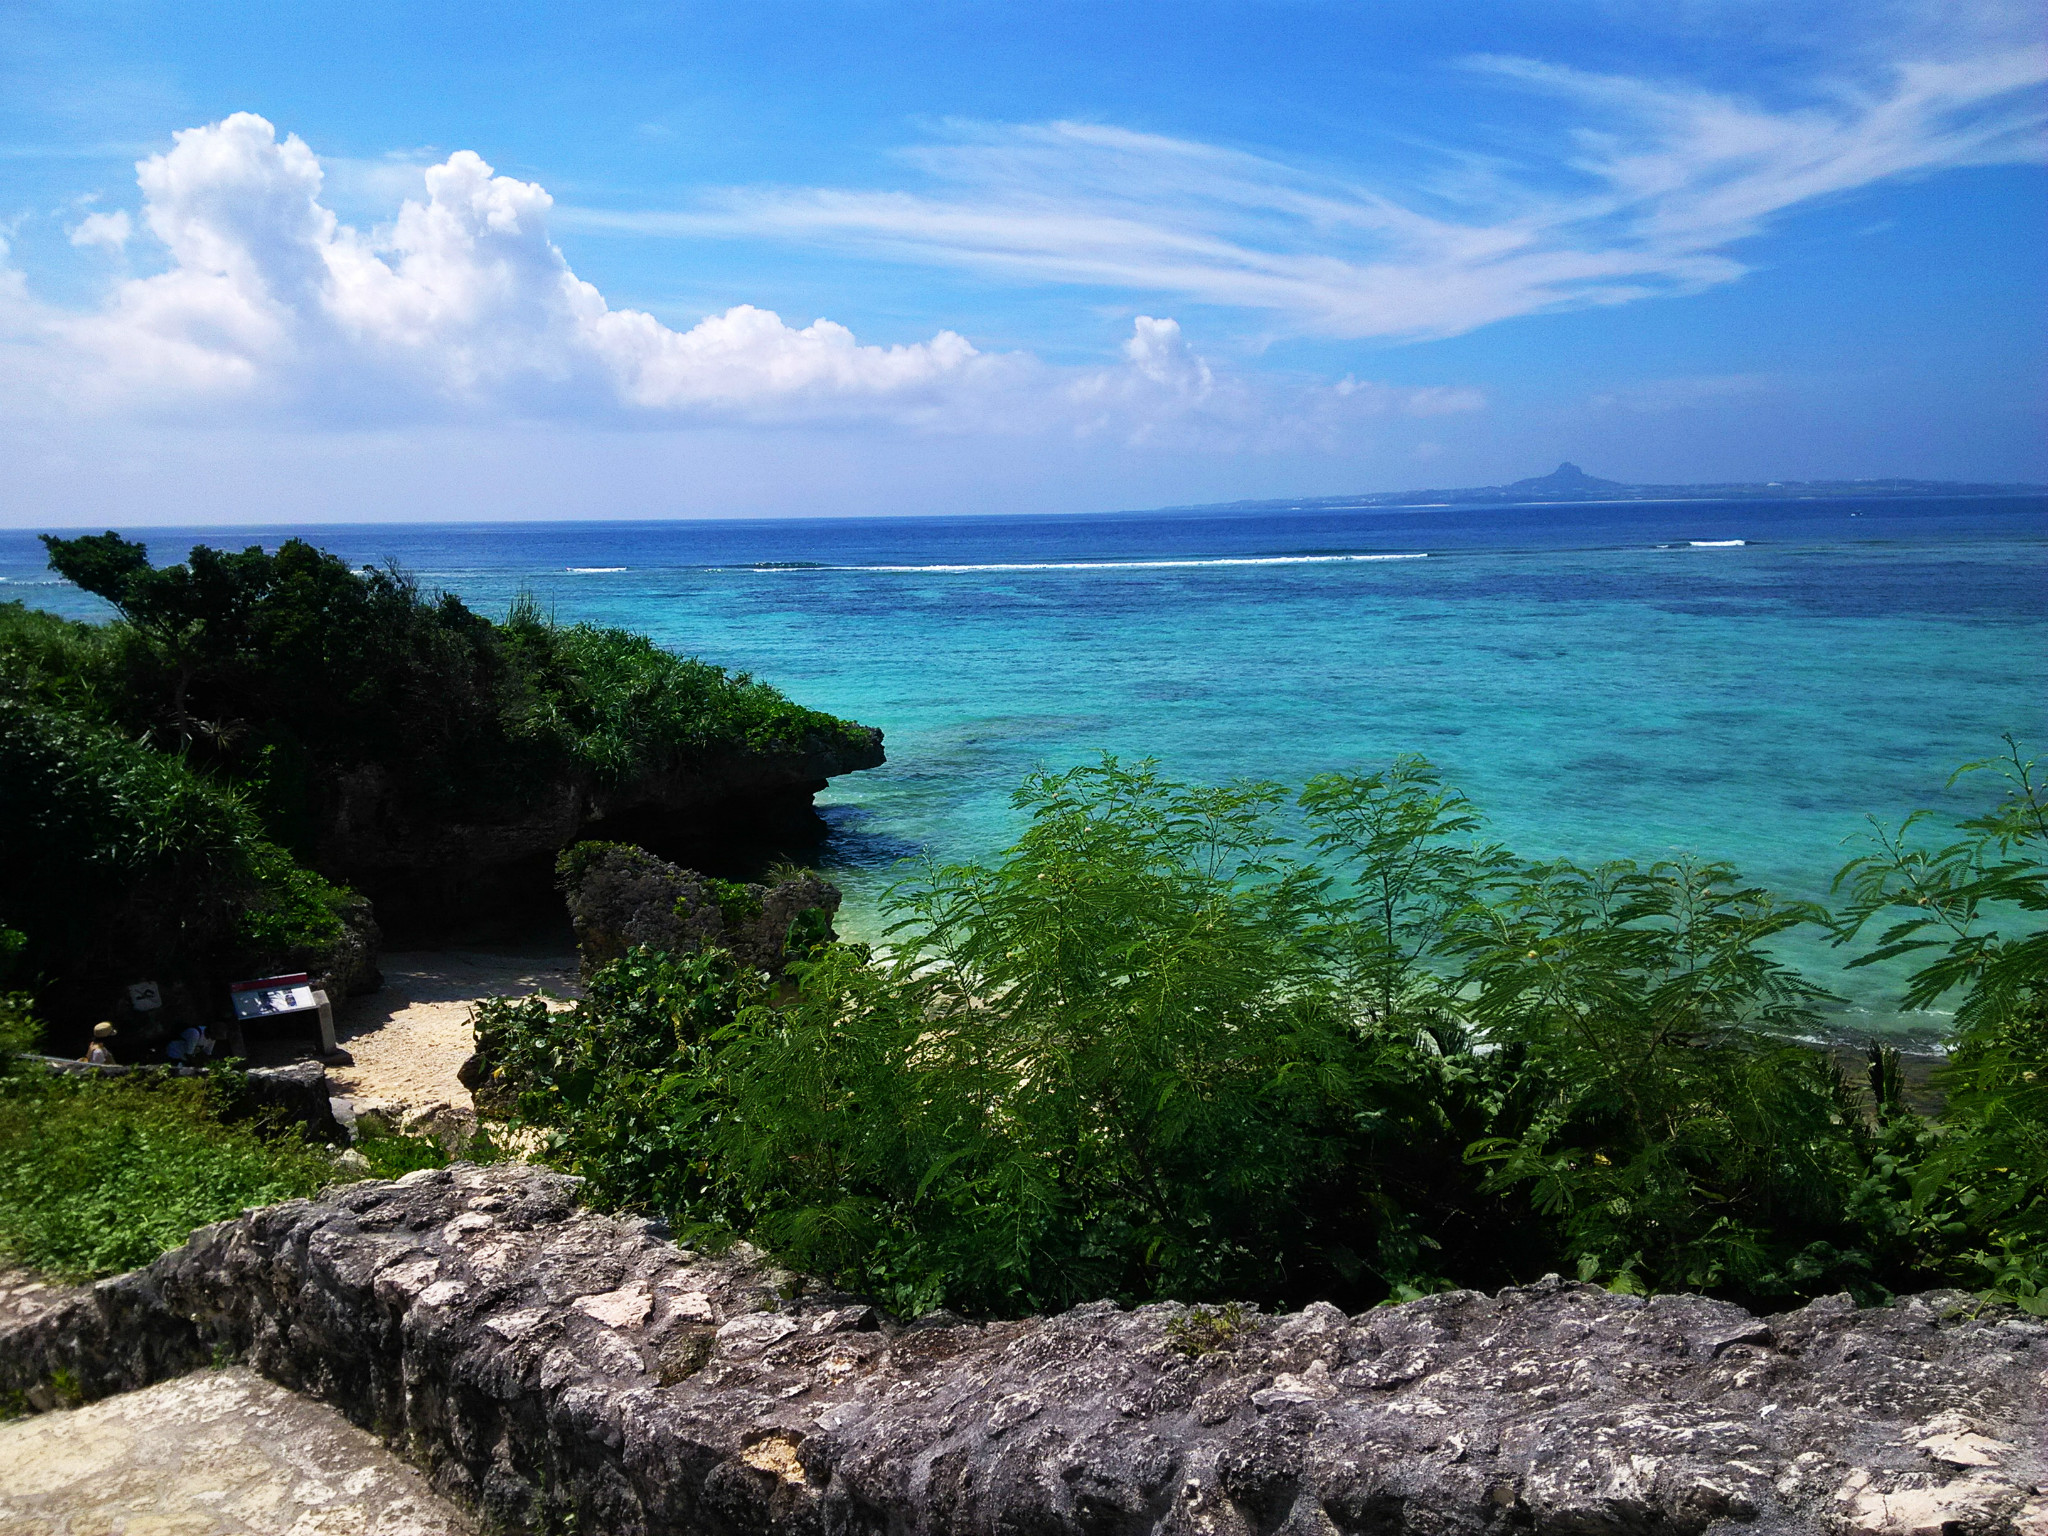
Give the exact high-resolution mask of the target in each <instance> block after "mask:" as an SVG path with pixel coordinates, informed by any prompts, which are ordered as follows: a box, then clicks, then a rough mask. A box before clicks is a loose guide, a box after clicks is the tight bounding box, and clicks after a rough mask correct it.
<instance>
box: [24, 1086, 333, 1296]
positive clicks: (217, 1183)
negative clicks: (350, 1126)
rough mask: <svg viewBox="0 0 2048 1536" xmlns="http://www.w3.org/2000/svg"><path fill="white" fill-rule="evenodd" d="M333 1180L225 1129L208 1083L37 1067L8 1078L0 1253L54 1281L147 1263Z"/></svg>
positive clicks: (324, 1166)
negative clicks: (196, 1234) (205, 1232)
mask: <svg viewBox="0 0 2048 1536" xmlns="http://www.w3.org/2000/svg"><path fill="white" fill-rule="evenodd" d="M332 1177H333V1164H332V1163H331V1162H330V1160H329V1159H328V1157H327V1155H326V1154H325V1153H324V1152H323V1151H321V1150H319V1149H316V1148H313V1147H309V1146H306V1145H305V1144H304V1143H303V1142H300V1141H298V1140H296V1139H271V1140H265V1139H264V1138H263V1137H261V1136H259V1135H258V1134H257V1133H256V1131H254V1130H253V1129H251V1128H249V1127H247V1126H237V1125H226V1124H223V1123H222V1122H221V1121H220V1120H219V1119H218V1117H217V1116H216V1115H215V1114H214V1113H213V1108H212V1098H211V1095H210V1085H209V1084H208V1083H207V1082H206V1081H204V1080H202V1079H196V1078H175V1077H170V1076H168V1075H163V1076H159V1075H156V1074H138V1075H135V1076H130V1077H124V1078H116V1079H106V1078H99V1077H69V1076H54V1075H52V1074H50V1073H48V1072H46V1071H44V1070H43V1069H41V1068H40V1067H37V1068H35V1069H34V1070H32V1071H24V1072H18V1073H15V1074H13V1075H11V1076H10V1077H9V1078H8V1079H7V1080H6V1081H5V1082H4V1083H0V1250H4V1251H5V1253H6V1254H7V1256H8V1257H9V1258H10V1259H13V1260H14V1261H16V1262H18V1263H22V1264H26V1265H28V1266H30V1267H31V1268H34V1269H37V1270H40V1271H42V1272H43V1273H45V1274H48V1275H51V1276H53V1277H55V1278H58V1279H65V1280H82V1279H90V1278H92V1277H94V1276H98V1275H108V1274H115V1273H118V1272H120V1271H122V1270H126V1269H133V1268H135V1267H136V1266H138V1265H142V1264H147V1263H149V1262H150V1261H151V1260H152V1259H154V1258H155V1257H156V1256H157V1255H158V1254H159V1253H162V1252H163V1251H164V1250H165V1249H167V1248H173V1247H176V1246H177V1245H178V1244H180V1243H182V1242H183V1241H184V1240H185V1238H186V1237H187V1236H188V1235H189V1234H190V1233H191V1231H192V1230H193V1228H195V1227H200V1226H204V1225H206V1224H207V1223H208V1222H213V1221H221V1220H224V1219H225V1218H227V1217H230V1216H234V1215H237V1214H239V1213H240V1212H241V1211H242V1210H243V1208H244V1207H247V1206H251V1205H267V1204H270V1203H272V1202H274V1201H278V1200H285V1199H290V1198H292V1197H294V1196H299V1195H308V1194H311V1193H313V1192H314V1191H315V1190H317V1189H318V1188H319V1187H320V1186H321V1185H322V1184H323V1183H326V1182H328V1181H329V1180H330V1179H331V1178H332Z"/></svg>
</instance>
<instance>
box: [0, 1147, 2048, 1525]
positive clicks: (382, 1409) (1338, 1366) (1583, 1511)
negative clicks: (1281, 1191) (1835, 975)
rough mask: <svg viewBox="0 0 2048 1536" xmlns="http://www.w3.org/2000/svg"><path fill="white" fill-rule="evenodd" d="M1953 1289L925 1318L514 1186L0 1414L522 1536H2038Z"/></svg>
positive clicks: (56, 1358)
mask: <svg viewBox="0 0 2048 1536" xmlns="http://www.w3.org/2000/svg"><path fill="white" fill-rule="evenodd" d="M1965 1300H1966V1298H1964V1297H1962V1296H1960V1295H1958V1294H1954V1293H1933V1294H1929V1295H1926V1296H1917V1297H1909V1298H1905V1299H1902V1300H1900V1301H1898V1302H1896V1303H1894V1304H1893V1305H1890V1306H1887V1307H1882V1308H1875V1309H1870V1310H1864V1311H1859V1310H1857V1309H1856V1308H1855V1307H1854V1306H1853V1305H1851V1304H1850V1302H1849V1301H1848V1299H1847V1298H1837V1299H1834V1300H1831V1301H1823V1302H1817V1303H1815V1304H1813V1305H1811V1306H1808V1307H1805V1308H1803V1309H1801V1310H1799V1311H1796V1312H1790V1313H1786V1314H1783V1315H1780V1316H1776V1317H1771V1318H1768V1319H1759V1318H1756V1317H1753V1316H1751V1315H1750V1314H1749V1313H1747V1312H1744V1311H1743V1310H1742V1309H1740V1308H1738V1307H1734V1306H1731V1305H1729V1304H1727V1303H1724V1302H1718V1301H1711V1300H1706V1299H1703V1298H1700V1297H1696V1296H1657V1297H1650V1298H1643V1297H1636V1296H1617V1295H1611V1294H1609V1293H1607V1292H1605V1291H1602V1290H1600V1289H1598V1288H1596V1287H1592V1286H1584V1285H1574V1284H1568V1283H1565V1282H1562V1281H1559V1280H1556V1279H1554V1278H1553V1279H1550V1280H1546V1281H1544V1282H1542V1283H1540V1284H1537V1285H1532V1286H1525V1287H1521V1288H1519V1289H1512V1290H1507V1291H1503V1292H1501V1293H1500V1294H1499V1295H1497V1296H1484V1295H1479V1294H1477V1293H1474V1292H1470V1291H1460V1292H1453V1293H1450V1294H1447V1295H1442V1296H1432V1297H1429V1298H1427V1299H1425V1300H1422V1301H1417V1302H1411V1303H1408V1304H1405V1305H1402V1306H1393V1307H1385V1308H1381V1309H1379V1310H1377V1311H1374V1312H1369V1313H1366V1314H1363V1315H1361V1316H1359V1317H1347V1316H1345V1315H1344V1314H1343V1313H1342V1312H1340V1311H1339V1310H1338V1309H1336V1308H1335V1307H1331V1306H1327V1305H1318V1306H1311V1307H1309V1308H1308V1309H1306V1310H1305V1311H1303V1312H1301V1313H1298V1314H1292V1315H1287V1316H1279V1317H1271V1316H1265V1315H1262V1314H1260V1313H1258V1312H1256V1311H1252V1310H1247V1311H1246V1312H1244V1314H1243V1315H1242V1320H1241V1324H1240V1325H1238V1326H1235V1327H1233V1328H1232V1329H1230V1330H1224V1331H1222V1333H1221V1336H1218V1334H1217V1333H1215V1332H1211V1333H1209V1334H1203V1335H1201V1338H1202V1339H1203V1341H1204V1342H1215V1343H1219V1344H1220V1345H1221V1346H1222V1347H1220V1348H1214V1349H1211V1350H1209V1351H1208V1352H1206V1353H1200V1354H1191V1353H1189V1352H1188V1350H1189V1348H1190V1347H1192V1346H1190V1345H1189V1344H1187V1343H1184V1342H1181V1341H1183V1340H1187V1339H1192V1338H1195V1337H1196V1336H1197V1335H1196V1334H1195V1333H1194V1332H1193V1331H1192V1330H1190V1329H1188V1328H1186V1327H1185V1326H1181V1327H1176V1326H1175V1324H1176V1323H1177V1322H1178V1320H1180V1319H1182V1318H1184V1317H1185V1316H1186V1315H1187V1309H1186V1308H1183V1307H1179V1306H1175V1305H1170V1304H1161V1305H1154V1306H1146V1307H1140V1308H1137V1309H1136V1310H1132V1311H1126V1310H1123V1309H1120V1308H1118V1307H1116V1306H1114V1305H1112V1304H1110V1303H1107V1302H1101V1303H1095V1304H1092V1305H1089V1306H1083V1307H1077V1308H1075V1309H1074V1310H1072V1311H1070V1312H1067V1313H1065V1314H1063V1315H1061V1316H1058V1317H1052V1318H1039V1319H1030V1320H1026V1321H1019V1322H999V1323H987V1324H977V1323H970V1322H963V1321H961V1320H959V1319H957V1318H951V1317H948V1316H945V1315H943V1314H941V1315H935V1316H933V1317H931V1318H927V1319H923V1320H920V1321H918V1322H915V1323H911V1324H908V1325H902V1324H897V1323H894V1322H891V1321H889V1320H887V1319H884V1318H881V1317H878V1316H877V1314H876V1313H875V1312H874V1310H873V1309H872V1308H870V1307H868V1306H866V1305H865V1304H864V1303H862V1302H861V1301H860V1300H859V1299H858V1298H855V1297H848V1296H839V1295H832V1294H829V1293H824V1292H822V1291H820V1290H818V1289H817V1288H816V1287H815V1286H806V1285H805V1284H804V1283H803V1282H801V1281H797V1280H795V1279H793V1278H792V1277H789V1276H787V1275H782V1274H779V1273H778V1272H776V1271H774V1270H772V1269H771V1268H769V1267H768V1265H767V1263H766V1262H765V1261H764V1260H763V1258H762V1257H761V1256H760V1255H759V1254H757V1253H755V1252H753V1251H752V1250H750V1249H748V1248H746V1247H745V1245H740V1246H739V1247H737V1248H735V1249H733V1250H732V1251H730V1252H728V1253H726V1254H724V1255H722V1256H716V1257H712V1256H706V1255H702V1254H693V1253H691V1252H689V1251H687V1250H684V1249H680V1248H678V1247H677V1246H676V1245H675V1244H674V1243H672V1242H671V1241H669V1240H668V1239H667V1237H666V1236H665V1234H664V1232H663V1230H662V1229H661V1228H660V1227H659V1226H658V1225H657V1224H652V1223H648V1222H644V1221H637V1220H628V1219H624V1218H620V1217H610V1216H601V1215H595V1214H592V1213H590V1212H587V1211H583V1210H580V1209H579V1208H578V1207H577V1204H576V1183H575V1181H574V1180H572V1179H568V1178H565V1177H563V1176H561V1175H557V1174H553V1173H548V1172H545V1171H541V1170H538V1169H534V1168H530V1167H525V1166H521V1165H496V1166H491V1167H481V1168H480V1167H472V1166H468V1165H460V1164H458V1165H456V1166H455V1167H453V1168H448V1169H435V1170H428V1171H423V1172H421V1173H416V1174H412V1175H409V1176H407V1177H406V1178H404V1179H401V1180H399V1181H397V1182H396V1183H390V1184H377V1183H370V1184H357V1185H353V1186H350V1187H348V1188H345V1189H341V1190H336V1191H332V1192H330V1193H329V1194H327V1195H326V1196H324V1197H322V1198H320V1199H318V1200H313V1201H297V1202H293V1203H290V1204H286V1205H281V1206H277V1207H273V1208H271V1209H269V1210H265V1211H258V1212H252V1213H250V1214H248V1215H246V1216H244V1217H242V1218H240V1219H239V1220H236V1221H232V1222H227V1223H223V1224H221V1225H219V1226H216V1227H212V1228H208V1229H205V1230H203V1231H201V1232H199V1233H197V1234H195V1235H194V1237H193V1239H192V1241H191V1242H189V1243H188V1244H187V1245H186V1246H185V1247H184V1248H183V1249H180V1250H178V1251H176V1252H174V1253H170V1254H167V1255H165V1256H164V1257H163V1258H162V1259H161V1260H159V1261H158V1262H157V1263H156V1264H155V1265H153V1266H151V1268H150V1269H148V1270H147V1271H142V1272H139V1273H137V1274H135V1275H129V1276H123V1277H121V1278H120V1279H118V1280H114V1281H107V1282H103V1283H102V1284H101V1285H100V1286H98V1287H95V1288H93V1289H92V1290H90V1291H88V1292H84V1293H80V1294H76V1295H73V1296H72V1297H70V1298H69V1299H68V1300H66V1301H65V1302H63V1303H61V1304H60V1305H57V1306H55V1307H53V1308H48V1309H45V1310H43V1311H41V1312H39V1313H38V1314H36V1315H35V1316H34V1317H33V1318H30V1319H28V1320H26V1321H23V1322H21V1323H19V1324H17V1325H15V1326H14V1327H12V1328H11V1329H8V1330H6V1331H0V1392H4V1391H6V1390H8V1389H10V1388H12V1389H16V1390H27V1391H28V1392H29V1394H30V1396H31V1398H32V1399H33V1398H34V1395H35V1392H36V1391H37V1390H39V1389H40V1388H41V1387H42V1386H43V1385H44V1384H45V1383H47V1381H48V1380H49V1378H50V1375H51V1372H52V1370H53V1369H54V1368H56V1367H60V1366H61V1367H62V1368H64V1369H66V1370H68V1371H70V1372H71V1375H72V1378H73V1379H75V1380H76V1381H78V1382H79V1383H80V1384H81V1385H82V1386H83V1387H84V1388H85V1390H86V1391H87V1392H88V1393H89V1394H91V1393H100V1392H105V1391H110V1390H114V1389H115V1388H117V1387H120V1386H124V1385H135V1384H138V1383H139V1382H140V1381H142V1380H147V1379H151V1377H152V1375H153V1374H163V1373H166V1372H168V1371H171V1370H175V1369H179V1368H181V1366H180V1362H181V1361H182V1362H186V1363H190V1362H192V1361H194V1360H197V1359H200V1358H203V1357H205V1356H206V1355H207V1354H208V1353H209V1352H210V1351H211V1350H213V1349H214V1348H215V1347H217V1346H219V1347H224V1348H226V1349H230V1350H233V1351H236V1352H237V1353H239V1354H240V1356H241V1357H242V1358H243V1359H245V1360H247V1361H248V1362H249V1363H250V1364H252V1365H254V1366H255V1367H256V1368H257V1369H259V1370H261V1371H262V1372H263V1373H264V1374H266V1375H268V1376H269V1377H271V1378H272V1379H273V1380H276V1381H278V1382H281V1383H283V1384H285V1385H288V1386H292V1387H295V1388H298V1389H300V1390H303V1391H306V1392H309V1393H312V1394H314V1395H317V1396H321V1397H324V1398H326V1399H327V1400H328V1401H330V1402H333V1403H334V1404H336V1405H337V1406H339V1407H340V1408H341V1409H342V1410H343V1411H344V1412H345V1413H347V1414H348V1415H349V1417H351V1418H352V1419H354V1420H355V1421H356V1422H358V1423H360V1424H364V1425H368V1426H372V1427H374V1428H375V1429H376V1430H377V1431H378V1432H379V1433H381V1434H383V1435H385V1436H386V1437H387V1438H388V1439H391V1440H392V1441H393V1442H394V1443H397V1444H400V1445H403V1446H406V1447H408V1448H409V1451H410V1454H411V1455H413V1456H414V1458H415V1459H416V1460H418V1461H419V1462H420V1463H421V1464H422V1465H424V1466H425V1467H427V1468H428V1469H430V1471H431V1474H432V1478H433V1481H434V1483H435V1485H436V1487H437V1488H438V1489H439V1490H440V1491H441V1492H443V1493H445V1494H449V1495H452V1496H454V1497H456V1498H458V1499H459V1500H461V1501H463V1502H465V1503H466V1504H468V1505H469V1506H470V1507H472V1508H474V1509H476V1510H477V1511H478V1512H479V1513H480V1514H481V1515H482V1517H483V1519H484V1521H485V1523H486V1524H487V1525H492V1524H495V1525H497V1526H500V1527H503V1528H506V1529H512V1530H539V1529H563V1528H569V1522H570V1519H571V1517H573V1518H574V1520H575V1522H576V1523H575V1525H574V1527H573V1528H575V1529H579V1530H584V1531H603V1532H606V1533H608V1536H640V1533H650V1536H651V1533H657V1532H661V1533H668V1532H674V1533H682V1532H689V1533H693V1536H880V1533H885V1532H886V1533H891V1536H941V1533H944V1536H954V1533H958V1536H1001V1533H1028V1536H1332V1533H1337V1532H1341V1533H1345V1536H1367V1533H1372V1536H1392V1533H1397V1532H1412V1533H1425V1532H1427V1533H1432V1536H1436V1533H1451V1532H1474V1533H1477V1532H1502V1533H1506V1532H1510V1531H1516V1530H1522V1531H1535V1532H1556V1533H1572V1536H1624V1533H1640V1536H1701V1533H1705V1532H1708V1531H1710V1530H1714V1531H1723V1530H1728V1531H1732V1530H1735V1529H1737V1528H1742V1529H1745V1530H1749V1531H1754V1532H1757V1533H1760V1536H1762V1533H1769V1536H1792V1533H1816V1532H1817V1533H1827V1536H1906V1533H1909V1532H1920V1531H1926V1532H1930V1533H1933V1532H1936V1531H1939V1532H1942V1533H1956V1536H2041V1532H2042V1530H2043V1529H2044V1520H2043V1515H2044V1512H2048V1500H2044V1498H2043V1496H2042V1495H2040V1494H2038V1493H2036V1492H2035V1491H2034V1490H2035V1489H2036V1488H2039V1487H2041V1486H2043V1485H2044V1484H2048V1327H2044V1326H2043V1325H2042V1324H2040V1323H2039V1322H2036V1321H2034V1320H2031V1319H2026V1318H2020V1317H2014V1316H2010V1315H2005V1314H1992V1313H1985V1314H1983V1315H1976V1309H1975V1307H1974V1305H1971V1306H1964V1305H1963V1303H1964V1301H1965Z"/></svg>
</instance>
